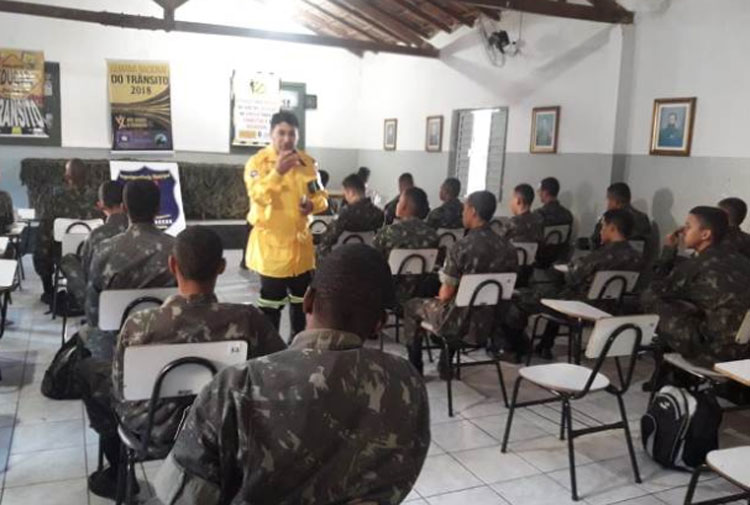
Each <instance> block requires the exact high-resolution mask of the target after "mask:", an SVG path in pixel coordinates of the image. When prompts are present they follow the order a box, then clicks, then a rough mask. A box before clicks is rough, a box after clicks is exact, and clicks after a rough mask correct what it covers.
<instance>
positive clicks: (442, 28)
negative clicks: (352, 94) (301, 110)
mask: <svg viewBox="0 0 750 505" xmlns="http://www.w3.org/2000/svg"><path fill="white" fill-rule="evenodd" d="M154 1H155V2H156V3H158V4H159V5H160V6H161V7H162V8H163V10H164V17H163V18H158V17H147V16H138V15H131V14H120V13H115V12H101V11H91V10H84V9H76V8H67V7H59V6H54V5H45V4H41V3H29V2H22V1H17V0H0V12H9V13H14V14H23V15H31V16H41V17H47V18H55V19H66V20H72V21H82V22H88V23H97V24H103V25H107V26H118V27H123V28H136V29H146V30H165V31H181V32H189V33H201V34H211V35H229V36H237V37H250V38H262V39H271V40H281V41H286V42H294V43H304V44H317V45H324V46H334V47H343V48H346V49H348V50H350V51H353V52H355V53H357V54H362V53H363V52H365V51H374V52H390V53H399V54H411V55H416V56H426V57H433V58H436V57H439V55H440V52H439V50H438V49H437V48H435V47H434V46H433V45H432V44H431V43H430V40H431V39H432V38H433V37H434V36H435V35H436V34H437V33H439V32H447V33H451V32H453V31H454V30H456V29H458V28H459V27H461V26H468V27H472V26H474V22H475V21H476V19H477V18H478V17H479V16H487V17H489V18H492V19H495V20H499V19H500V16H501V15H502V11H504V10H515V11H520V12H529V13H534V14H541V15H547V16H556V17H562V18H572V19H582V20H587V21H597V22H602V23H622V24H629V23H632V22H633V13H632V12H630V11H628V10H626V9H625V8H624V7H622V6H620V5H619V4H618V2H617V0H290V7H291V14H292V16H294V18H295V19H296V20H297V21H298V22H299V23H301V24H302V25H303V26H305V27H307V28H308V29H309V30H311V31H312V32H313V33H314V34H315V35H307V34H296V33H285V32H272V31H268V30H263V29H253V28H244V27H239V26H226V25H214V24H207V23H200V22H194V21H180V20H176V19H175V11H176V10H177V9H178V8H179V7H180V6H182V5H183V4H185V3H187V2H188V1H189V0H154ZM255 1H256V2H259V3H266V4H269V5H270V4H271V3H272V2H276V1H278V0H255ZM574 2H577V3H574Z"/></svg>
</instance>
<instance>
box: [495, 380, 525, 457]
mask: <svg viewBox="0 0 750 505" xmlns="http://www.w3.org/2000/svg"><path fill="white" fill-rule="evenodd" d="M522 380H523V377H518V378H517V379H516V383H515V384H514V385H513V398H512V399H511V400H510V407H509V409H508V419H506V420H505V434H503V446H502V448H501V449H500V452H503V453H504V452H506V451H507V450H508V439H509V438H510V428H511V425H512V424H513V414H514V413H515V411H516V403H517V402H518V390H519V389H520V388H521V381H522Z"/></svg>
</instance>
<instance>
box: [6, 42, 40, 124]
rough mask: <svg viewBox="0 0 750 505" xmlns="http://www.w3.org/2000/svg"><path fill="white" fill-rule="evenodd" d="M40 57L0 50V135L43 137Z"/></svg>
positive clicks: (11, 50)
mask: <svg viewBox="0 0 750 505" xmlns="http://www.w3.org/2000/svg"><path fill="white" fill-rule="evenodd" d="M43 109H44V53H43V52H41V51H23V50H18V49H0V135H2V136H18V137H37V136H46V135H47V128H46V125H45V122H44V114H43V113H42V111H43Z"/></svg>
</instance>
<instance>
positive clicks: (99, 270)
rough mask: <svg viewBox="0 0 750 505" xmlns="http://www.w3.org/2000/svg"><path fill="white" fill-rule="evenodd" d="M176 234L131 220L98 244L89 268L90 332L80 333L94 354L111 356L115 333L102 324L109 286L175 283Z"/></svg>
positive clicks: (142, 286) (96, 355)
mask: <svg viewBox="0 0 750 505" xmlns="http://www.w3.org/2000/svg"><path fill="white" fill-rule="evenodd" d="M173 244H174V238H172V237H170V236H169V235H167V234H166V233H163V232H162V231H160V230H159V229H157V228H156V226H154V225H153V224H150V223H135V224H131V225H130V227H129V228H128V229H127V231H126V232H125V233H121V234H120V235H117V236H115V237H112V238H110V239H107V240H104V241H102V242H101V243H100V244H99V247H98V248H97V250H96V252H95V254H94V257H93V259H92V260H91V270H90V271H89V279H88V285H87V289H86V303H85V305H84V310H85V311H86V319H87V322H88V330H89V331H87V332H83V333H82V334H81V336H82V338H83V339H84V340H86V347H87V348H88V349H89V350H90V351H91V353H92V354H93V356H94V357H96V358H100V359H108V358H109V359H111V356H112V351H113V348H114V338H115V336H116V335H115V334H113V333H112V332H102V331H100V330H98V328H97V327H98V326H99V295H100V294H101V293H102V291H105V290H109V289H139V288H157V287H165V286H174V285H175V280H174V277H172V274H171V273H170V272H169V268H168V267H167V258H168V257H169V255H170V253H171V252H172V246H173Z"/></svg>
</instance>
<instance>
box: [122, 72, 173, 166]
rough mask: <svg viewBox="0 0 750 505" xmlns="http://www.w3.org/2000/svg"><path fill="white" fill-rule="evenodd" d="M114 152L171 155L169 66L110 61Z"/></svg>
mask: <svg viewBox="0 0 750 505" xmlns="http://www.w3.org/2000/svg"><path fill="white" fill-rule="evenodd" d="M107 70H108V75H109V104H110V112H111V116H112V150H113V151H172V150H173V149H174V146H173V142H172V105H171V93H170V83H169V63H165V62H149V61H108V62H107Z"/></svg>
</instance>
